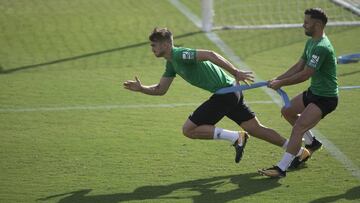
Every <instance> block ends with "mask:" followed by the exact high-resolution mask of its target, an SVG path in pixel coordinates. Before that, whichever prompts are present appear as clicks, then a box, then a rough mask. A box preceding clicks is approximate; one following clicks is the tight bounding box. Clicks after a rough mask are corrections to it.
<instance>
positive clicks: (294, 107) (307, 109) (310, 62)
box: [259, 8, 338, 177]
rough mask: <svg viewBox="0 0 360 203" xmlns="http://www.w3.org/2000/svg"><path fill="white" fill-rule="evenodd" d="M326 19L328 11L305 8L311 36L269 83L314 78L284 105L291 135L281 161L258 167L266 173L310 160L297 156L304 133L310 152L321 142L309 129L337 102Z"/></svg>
mask: <svg viewBox="0 0 360 203" xmlns="http://www.w3.org/2000/svg"><path fill="white" fill-rule="evenodd" d="M327 19H328V18H327V16H326V14H325V12H324V11H323V10H322V9H320V8H311V9H307V10H305V18H304V24H303V27H304V30H305V34H306V35H307V36H309V37H311V38H310V39H309V40H308V41H307V42H306V45H305V49H304V52H303V54H302V56H301V58H300V60H299V61H298V62H297V63H296V64H295V65H293V66H292V67H291V68H290V69H289V70H288V71H286V72H285V73H284V74H282V75H280V76H279V77H277V78H275V79H274V80H272V81H270V83H269V87H271V88H273V89H278V88H280V87H283V86H287V85H294V84H298V83H301V82H304V81H306V80H308V79H309V78H311V84H310V87H309V88H308V89H307V90H306V91H304V92H303V93H300V94H299V95H297V96H296V97H294V98H293V99H292V100H291V106H290V107H289V108H283V109H282V111H281V113H282V115H284V117H285V119H286V120H287V121H288V122H289V123H290V124H291V125H292V126H293V128H292V132H291V137H290V140H289V144H288V146H287V149H286V152H285V154H284V155H283V158H282V159H281V161H280V162H279V163H278V164H277V165H276V166H274V167H271V168H268V169H261V170H259V172H260V173H261V174H263V175H266V176H270V177H284V176H286V170H287V169H288V167H289V166H290V165H291V164H292V165H294V166H295V167H296V166H297V165H299V164H300V163H303V162H305V161H306V160H307V158H306V159H302V160H299V159H297V158H295V156H296V154H297V152H298V150H299V149H300V147H301V142H302V137H303V135H304V133H305V141H306V140H308V143H305V144H306V145H305V147H306V148H307V149H308V150H309V151H310V153H313V152H314V151H315V150H317V149H319V148H320V147H321V145H322V144H321V142H319V141H318V140H317V139H316V138H315V137H313V136H312V135H311V132H310V131H309V130H310V129H311V128H313V127H315V125H316V124H318V123H319V121H320V120H321V119H323V118H324V117H325V116H326V115H327V114H329V113H330V112H332V111H334V110H335V108H336V106H337V104H338V84H337V77H336V56H335V51H334V48H333V46H332V45H331V42H330V40H329V39H328V37H327V36H326V35H325V32H324V29H325V25H326V23H327ZM299 114H300V115H299ZM294 163H295V164H294Z"/></svg>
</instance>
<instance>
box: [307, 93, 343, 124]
mask: <svg viewBox="0 0 360 203" xmlns="http://www.w3.org/2000/svg"><path fill="white" fill-rule="evenodd" d="M303 102H304V105H305V106H307V105H309V104H310V103H314V104H315V105H316V106H318V107H319V108H320V110H321V112H322V118H324V117H325V116H326V115H327V114H329V113H330V112H332V111H334V110H335V109H336V107H337V104H338V97H323V96H318V95H315V94H313V93H312V92H311V90H310V89H308V90H307V91H304V92H303Z"/></svg>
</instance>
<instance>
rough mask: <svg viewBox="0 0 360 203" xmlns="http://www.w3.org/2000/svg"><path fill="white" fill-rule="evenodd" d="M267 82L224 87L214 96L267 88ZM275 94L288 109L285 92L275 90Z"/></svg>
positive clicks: (288, 103) (288, 104) (288, 101)
mask: <svg viewBox="0 0 360 203" xmlns="http://www.w3.org/2000/svg"><path fill="white" fill-rule="evenodd" d="M267 85H268V82H256V83H252V84H250V85H235V86H231V87H224V88H221V89H219V90H218V91H216V92H215V94H226V93H231V92H238V91H244V90H249V89H254V88H258V87H263V86H267ZM276 91H277V93H278V94H279V95H280V96H281V98H282V100H283V101H284V106H285V107H286V108H287V107H290V100H289V97H288V95H287V94H286V92H285V91H284V90H282V89H281V88H280V89H277V90H276Z"/></svg>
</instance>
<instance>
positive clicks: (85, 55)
mask: <svg viewBox="0 0 360 203" xmlns="http://www.w3.org/2000/svg"><path fill="white" fill-rule="evenodd" d="M200 33H203V32H202V31H194V32H188V33H185V34H182V35H178V36H176V37H174V39H180V38H185V37H189V36H192V35H196V34H200ZM149 44H150V42H140V43H136V44H131V45H126V46H122V47H117V48H113V49H108V50H102V51H97V52H92V53H86V54H82V55H78V56H72V57H68V58H62V59H57V60H53V61H48V62H44V63H38V64H32V65H26V66H20V67H17V68H12V69H5V68H4V67H0V74H9V73H14V72H18V71H23V70H28V69H34V68H38V67H42V66H48V65H53V64H58V63H63V62H68V61H74V60H78V59H83V58H87V57H92V56H98V55H102V54H107V53H112V52H116V51H122V50H126V49H132V48H137V47H141V46H144V45H149Z"/></svg>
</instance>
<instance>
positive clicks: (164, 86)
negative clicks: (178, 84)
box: [123, 76, 174, 96]
mask: <svg viewBox="0 0 360 203" xmlns="http://www.w3.org/2000/svg"><path fill="white" fill-rule="evenodd" d="M173 80H174V78H172V77H162V78H161V79H160V82H159V83H158V84H154V85H149V86H145V85H142V84H141V81H140V80H139V78H138V77H137V76H135V80H127V81H125V82H124V84H123V85H124V88H125V89H128V90H131V91H134V92H141V93H144V94H148V95H158V96H161V95H164V94H166V92H167V91H168V89H169V87H170V85H171V83H172V81H173Z"/></svg>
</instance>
